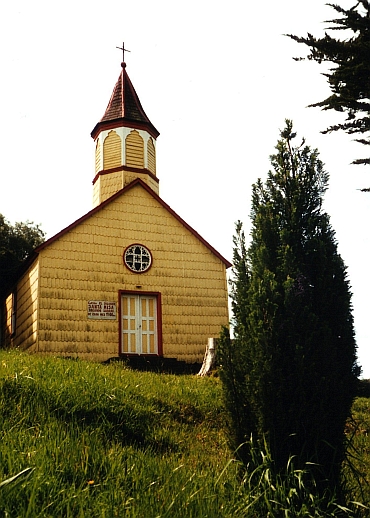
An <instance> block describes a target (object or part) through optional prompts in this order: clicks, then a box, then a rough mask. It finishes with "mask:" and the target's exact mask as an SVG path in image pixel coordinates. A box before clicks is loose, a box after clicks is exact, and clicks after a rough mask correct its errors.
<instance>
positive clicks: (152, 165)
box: [147, 138, 156, 174]
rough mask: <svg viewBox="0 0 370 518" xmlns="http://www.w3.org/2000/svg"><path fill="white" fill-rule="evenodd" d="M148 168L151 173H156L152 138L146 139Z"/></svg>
mask: <svg viewBox="0 0 370 518" xmlns="http://www.w3.org/2000/svg"><path fill="white" fill-rule="evenodd" d="M147 151H148V169H149V171H150V172H151V173H153V174H156V160H155V147H154V144H153V139H152V138H150V139H149V140H148V150H147Z"/></svg>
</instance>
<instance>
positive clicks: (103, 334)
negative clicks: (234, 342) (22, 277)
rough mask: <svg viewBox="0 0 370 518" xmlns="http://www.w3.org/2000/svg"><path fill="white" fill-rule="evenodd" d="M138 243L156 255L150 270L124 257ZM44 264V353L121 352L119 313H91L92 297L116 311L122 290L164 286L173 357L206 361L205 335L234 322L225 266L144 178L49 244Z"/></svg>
mask: <svg viewBox="0 0 370 518" xmlns="http://www.w3.org/2000/svg"><path fill="white" fill-rule="evenodd" d="M132 243H141V244H143V245H145V246H146V247H148V248H149V249H150V250H151V252H152V254H153V264H152V267H151V268H150V270H148V271H147V272H145V273H142V274H137V273H133V272H131V271H129V270H128V269H127V268H126V267H125V266H124V264H123V259H122V255H123V251H124V250H125V248H126V247H127V246H128V245H130V244H132ZM40 264H41V265H42V276H41V275H40V281H39V282H40V296H39V329H38V343H39V351H40V352H45V353H53V354H60V355H67V356H79V357H81V358H90V359H94V360H105V359H107V358H110V357H113V356H116V355H117V354H118V344H119V324H118V320H119V315H118V317H117V319H116V320H88V318H87V302H88V301H89V300H106V301H114V302H116V304H117V311H118V302H119V301H118V292H119V290H127V291H130V290H132V291H136V292H137V293H140V292H141V291H142V292H160V293H161V295H162V323H163V326H162V330H163V354H164V356H167V357H177V358H178V359H183V360H186V361H201V360H202V358H203V354H204V350H205V347H206V344H207V339H208V338H209V337H212V336H214V337H217V336H218V335H219V332H220V327H221V325H223V324H227V322H228V309H227V308H228V304H227V284H226V272H225V265H224V264H223V263H222V262H221V260H220V259H219V258H218V257H216V256H215V255H214V254H212V253H211V251H210V250H209V249H208V248H207V247H206V246H205V245H204V244H203V243H202V242H201V241H199V240H198V239H197V238H196V237H195V236H194V235H193V234H192V233H191V232H190V231H189V230H188V229H187V228H185V227H184V226H183V225H182V224H181V223H180V222H179V221H178V220H177V219H176V218H175V217H174V216H173V215H172V214H171V213H170V212H168V211H167V210H166V209H165V208H164V207H163V206H162V205H161V204H160V203H159V202H158V201H157V200H155V199H154V198H153V197H152V196H151V195H150V194H149V193H148V192H147V191H146V190H144V189H143V188H142V187H141V186H140V185H136V186H134V187H133V188H132V189H130V190H129V191H127V192H126V193H125V194H124V195H123V196H121V197H118V198H117V199H116V200H114V201H112V202H111V203H110V204H109V205H107V206H106V207H104V208H103V209H102V210H100V211H98V212H97V213H95V214H94V215H92V216H91V217H90V218H89V219H87V220H85V221H84V222H82V223H81V224H79V225H78V226H77V227H76V228H74V229H72V230H70V231H69V232H68V233H67V234H65V235H64V236H62V237H60V238H59V239H58V240H57V241H55V242H53V243H51V244H50V245H49V246H48V247H46V248H45V249H43V250H42V251H41V252H40ZM139 286H141V287H139Z"/></svg>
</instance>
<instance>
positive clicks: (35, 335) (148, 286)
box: [2, 63, 231, 363]
mask: <svg viewBox="0 0 370 518" xmlns="http://www.w3.org/2000/svg"><path fill="white" fill-rule="evenodd" d="M121 67H122V69H121V72H120V75H119V78H118V81H117V83H116V85H115V87H114V90H113V93H112V95H111V98H110V101H109V103H108V107H107V109H106V111H105V113H104V116H103V117H102V119H101V120H100V121H99V122H98V123H97V124H96V126H95V128H94V129H93V131H92V133H91V136H92V138H93V139H94V141H95V177H94V180H93V209H92V210H91V211H90V212H88V213H87V214H85V215H84V216H82V217H81V218H80V219H78V220H77V221H75V222H74V223H72V224H71V225H69V226H68V227H67V228H65V229H64V230H62V231H61V232H59V233H58V234H56V235H55V236H53V237H52V238H50V239H48V240H47V241H46V242H45V243H43V244H42V245H41V246H39V247H38V248H37V249H36V250H35V251H34V253H33V255H32V257H30V258H29V259H28V261H27V263H26V264H25V266H24V268H23V271H22V272H21V273H20V275H19V278H18V281H17V283H16V285H15V286H14V288H13V290H12V292H11V293H9V294H8V296H7V298H6V300H5V301H3V306H4V307H3V319H2V322H3V324H2V344H3V345H4V346H5V347H19V348H21V349H24V350H28V351H29V352H32V353H40V354H52V355H56V356H67V357H78V358H81V359H89V360H96V361H105V360H108V359H110V358H114V357H119V356H125V355H156V356H163V357H165V358H176V359H178V360H184V361H186V362H190V363H193V362H199V361H201V360H202V358H203V356H204V352H205V349H206V345H207V340H208V338H211V337H217V336H218V335H219V333H220V329H221V326H222V325H224V324H227V323H228V294H227V280H226V269H227V268H228V267H230V266H231V265H230V263H229V262H228V261H227V260H226V259H225V258H224V257H222V255H221V254H219V253H218V252H217V251H216V250H215V249H214V248H213V247H212V246H211V245H210V244H209V243H207V241H205V240H204V239H203V238H202V237H201V236H200V235H199V234H198V233H197V232H196V231H195V230H194V229H193V228H192V227H190V225H188V224H187V223H186V222H185V221H184V220H183V219H182V218H181V217H180V216H179V215H178V214H176V212H175V211H174V210H173V209H172V208H171V207H170V206H169V205H167V203H165V201H163V200H162V199H161V198H160V196H159V181H158V177H157V171H156V139H157V137H158V135H159V133H158V131H157V130H156V128H155V127H154V126H153V124H152V123H151V122H150V120H149V119H148V117H147V115H146V114H145V112H144V110H143V108H142V106H141V103H140V100H139V98H138V96H137V94H136V91H135V89H134V87H133V85H132V83H131V81H130V79H129V76H128V75H127V71H126V65H125V63H122V64H121Z"/></svg>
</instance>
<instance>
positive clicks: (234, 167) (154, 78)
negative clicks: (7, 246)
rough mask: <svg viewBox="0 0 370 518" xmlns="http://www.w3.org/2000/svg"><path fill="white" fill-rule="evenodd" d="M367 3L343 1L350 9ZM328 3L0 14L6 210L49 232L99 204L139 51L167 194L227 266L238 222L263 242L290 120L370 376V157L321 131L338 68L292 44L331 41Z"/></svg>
mask: <svg viewBox="0 0 370 518" xmlns="http://www.w3.org/2000/svg"><path fill="white" fill-rule="evenodd" d="M353 4H354V2H352V1H349V0H340V5H341V6H343V7H344V8H349V7H351V6H352V5H353ZM333 17H335V12H334V11H333V9H332V8H330V7H328V6H326V5H325V2H324V1H321V0H310V2H307V1H306V0H280V1H279V2H276V0H265V1H264V2H246V1H245V0H229V1H228V2H225V1H222V2H221V1H219V0H187V1H186V2H181V1H177V2H174V1H173V0H172V1H170V0H156V1H155V2H153V0H151V1H148V0H141V1H134V2H133V1H130V2H129V1H127V0H120V1H118V0H105V1H104V2H97V1H96V0H89V1H87V0H74V1H71V0H65V1H64V2H50V1H47V0H33V1H32V2H30V1H29V0H18V1H17V2H2V3H1V6H0V20H1V22H0V23H1V30H0V56H1V78H2V79H1V81H0V119H1V124H0V145H1V184H0V213H2V214H3V215H4V216H5V218H6V219H7V220H8V221H10V223H11V224H14V223H15V222H16V221H27V220H28V221H32V222H34V223H37V224H41V227H42V229H43V230H44V231H45V232H46V234H47V237H48V238H49V237H51V236H52V235H54V234H55V233H57V232H59V231H60V230H62V229H63V228H65V227H66V226H68V225H69V224H70V223H72V222H73V221H75V220H76V219H78V218H79V217H81V216H82V215H83V214H85V213H86V212H88V211H89V210H90V209H91V208H92V180H93V177H94V142H93V140H92V138H91V136H90V133H91V131H92V129H93V128H94V126H95V124H96V123H97V122H98V121H99V120H100V119H101V117H102V116H103V114H104V111H105V108H106V106H107V104H108V101H109V98H110V95H111V93H112V90H113V87H114V85H115V82H116V80H117V78H118V75H119V73H120V63H121V60H122V52H121V51H120V50H118V49H117V48H116V47H120V46H122V42H123V41H124V42H125V47H126V48H127V49H129V50H130V52H129V53H128V52H127V53H126V54H125V61H126V63H127V72H128V74H129V76H130V79H131V81H132V83H133V85H134V87H135V89H136V92H137V93H138V95H139V98H140V100H141V103H142V105H143V108H144V110H145V112H146V114H147V115H148V117H149V119H150V120H151V122H152V123H153V124H154V126H155V127H156V128H157V129H158V131H159V132H160V136H159V137H158V139H157V176H158V177H159V180H160V184H159V186H160V196H161V197H162V198H163V199H164V201H165V202H166V203H168V204H169V205H170V206H171V207H172V209H173V210H175V212H177V213H178V214H179V215H180V216H181V217H182V218H183V219H185V221H187V223H188V224H190V225H191V226H192V227H193V228H195V229H196V230H197V232H198V233H199V234H200V235H202V236H203V237H204V238H205V239H206V240H207V241H208V242H209V243H210V244H211V245H212V246H213V247H214V248H216V249H217V250H218V251H219V252H220V253H221V254H222V255H224V256H225V257H226V258H227V259H229V260H231V258H232V236H233V234H234V229H235V222H236V221H237V220H241V221H242V222H243V224H244V228H245V232H246V234H247V236H248V239H249V231H250V220H249V213H250V207H251V204H250V201H251V186H252V184H253V183H254V182H255V181H256V180H257V179H258V178H261V179H262V180H263V179H265V178H266V175H267V173H268V171H269V169H270V161H269V157H270V155H271V154H273V153H274V148H275V145H276V143H277V140H278V138H279V130H281V129H283V127H284V121H285V119H286V118H289V119H292V120H293V123H294V127H295V130H296V131H297V133H298V139H297V143H299V142H298V141H299V139H300V138H301V137H305V138H306V141H307V144H308V145H310V146H311V147H312V148H317V149H318V150H319V152H320V158H321V160H322V161H323V162H324V164H325V169H326V170H327V171H328V172H329V174H330V187H329V190H328V192H327V194H326V196H325V204H324V208H325V210H326V211H327V212H328V213H329V215H330V217H331V223H332V226H333V228H334V230H335V232H336V238H337V240H338V248H339V252H340V254H341V255H342V257H343V260H344V262H345V264H346V265H347V267H348V275H349V280H350V283H351V287H352V292H353V308H354V319H355V329H356V339H357V344H358V356H359V363H360V364H361V365H362V368H363V374H362V376H363V377H364V378H370V347H369V346H370V330H369V325H368V307H369V291H370V286H369V284H370V281H369V276H368V275H367V270H368V260H369V259H368V251H369V249H370V246H369V245H370V241H369V234H368V232H367V229H368V224H367V222H368V218H369V213H370V194H365V193H361V192H360V191H359V189H360V188H362V187H369V186H370V170H369V166H355V165H351V164H350V163H351V161H352V160H353V159H354V158H359V157H364V156H366V149H365V148H364V146H361V145H360V144H358V143H355V142H353V140H352V138H351V136H349V135H346V134H340V133H338V132H337V133H333V134H329V135H323V134H321V133H320V131H322V130H324V129H325V128H326V127H327V126H329V125H332V124H334V123H336V122H340V121H343V116H341V115H340V114H336V113H331V112H323V111H321V110H320V109H318V108H307V106H308V105H309V104H311V103H314V102H317V101H321V100H323V99H324V98H326V97H327V96H328V95H329V93H330V91H329V87H328V85H327V82H326V78H325V77H324V76H323V75H322V74H323V72H324V71H325V69H324V68H323V67H322V66H320V65H318V64H316V63H312V62H308V61H304V62H296V61H294V60H293V59H292V57H293V56H295V57H296V56H304V55H305V54H307V49H306V48H305V47H304V46H303V45H299V44H297V43H296V42H294V41H293V40H291V39H290V38H287V37H286V36H284V34H297V35H302V36H304V35H306V34H307V32H310V33H312V34H314V35H315V36H322V35H323V33H324V30H325V27H327V24H325V23H323V22H324V21H325V20H330V19H331V18H333Z"/></svg>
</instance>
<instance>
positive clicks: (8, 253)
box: [0, 214, 45, 294]
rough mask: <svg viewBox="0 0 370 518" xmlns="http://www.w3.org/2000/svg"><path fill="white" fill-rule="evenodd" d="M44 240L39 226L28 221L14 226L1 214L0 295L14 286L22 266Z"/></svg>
mask: <svg viewBox="0 0 370 518" xmlns="http://www.w3.org/2000/svg"><path fill="white" fill-rule="evenodd" d="M44 239H45V233H44V232H43V231H42V230H41V228H40V226H39V225H35V224H34V223H32V222H29V221H27V222H26V223H22V222H19V223H15V225H14V226H13V225H11V224H10V223H9V221H7V220H6V219H5V218H4V216H3V215H2V214H0V294H3V293H4V292H5V291H6V289H7V288H8V287H9V286H10V285H11V284H12V282H13V281H14V279H15V277H16V274H17V271H18V269H19V267H20V265H21V264H22V263H23V261H25V260H26V259H27V257H28V256H29V255H30V254H31V252H32V251H33V250H34V249H35V248H36V247H37V246H38V245H40V244H41V243H42V242H43V241H44Z"/></svg>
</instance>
